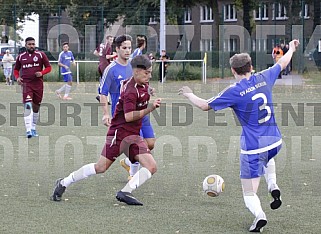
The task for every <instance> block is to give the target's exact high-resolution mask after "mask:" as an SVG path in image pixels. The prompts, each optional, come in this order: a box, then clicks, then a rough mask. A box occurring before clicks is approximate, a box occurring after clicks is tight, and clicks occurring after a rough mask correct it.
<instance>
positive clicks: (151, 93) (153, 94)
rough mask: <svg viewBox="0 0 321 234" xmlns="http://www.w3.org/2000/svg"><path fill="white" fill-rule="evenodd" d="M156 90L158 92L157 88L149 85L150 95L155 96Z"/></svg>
mask: <svg viewBox="0 0 321 234" xmlns="http://www.w3.org/2000/svg"><path fill="white" fill-rule="evenodd" d="M155 92H156V89H155V88H152V87H150V86H149V87H148V93H149V95H151V96H155Z"/></svg>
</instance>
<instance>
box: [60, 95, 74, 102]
mask: <svg viewBox="0 0 321 234" xmlns="http://www.w3.org/2000/svg"><path fill="white" fill-rule="evenodd" d="M62 99H63V100H67V101H68V100H72V98H71V97H69V96H67V97H63V98H62Z"/></svg>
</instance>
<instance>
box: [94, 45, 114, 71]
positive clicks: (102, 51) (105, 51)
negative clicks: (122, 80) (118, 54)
mask: <svg viewBox="0 0 321 234" xmlns="http://www.w3.org/2000/svg"><path fill="white" fill-rule="evenodd" d="M96 50H97V51H98V52H99V65H98V71H99V72H100V73H101V75H102V74H103V73H104V70H105V68H106V67H107V66H108V65H109V64H110V60H109V59H107V58H106V55H111V52H112V51H111V45H110V44H109V43H107V44H103V43H102V44H100V45H99V46H98V47H97V48H96Z"/></svg>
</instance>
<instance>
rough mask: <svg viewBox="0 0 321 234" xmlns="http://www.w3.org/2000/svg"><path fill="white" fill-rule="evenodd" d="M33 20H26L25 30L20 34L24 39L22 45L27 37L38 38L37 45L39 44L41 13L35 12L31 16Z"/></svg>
mask: <svg viewBox="0 0 321 234" xmlns="http://www.w3.org/2000/svg"><path fill="white" fill-rule="evenodd" d="M30 18H31V19H33V20H34V21H31V20H26V21H25V23H24V24H23V25H24V27H23V32H22V33H21V34H20V36H21V38H22V39H23V41H22V45H24V40H25V39H26V38H27V37H33V38H35V39H36V46H38V45H39V15H36V14H33V15H31V16H30Z"/></svg>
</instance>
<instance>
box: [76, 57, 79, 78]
mask: <svg viewBox="0 0 321 234" xmlns="http://www.w3.org/2000/svg"><path fill="white" fill-rule="evenodd" d="M76 65H77V84H79V63H78V62H77V61H76Z"/></svg>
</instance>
